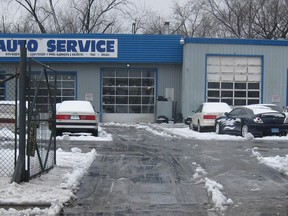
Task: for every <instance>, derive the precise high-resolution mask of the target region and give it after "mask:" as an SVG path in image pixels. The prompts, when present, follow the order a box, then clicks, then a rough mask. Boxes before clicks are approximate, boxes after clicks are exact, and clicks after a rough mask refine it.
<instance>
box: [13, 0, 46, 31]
mask: <svg viewBox="0 0 288 216" xmlns="http://www.w3.org/2000/svg"><path fill="white" fill-rule="evenodd" d="M15 1H16V2H17V3H18V4H19V5H21V6H22V7H23V8H25V9H26V10H27V11H28V12H29V13H30V15H31V16H32V17H33V19H34V21H35V22H36V23H37V25H38V27H39V29H40V32H41V33H46V32H47V31H46V29H45V27H44V25H43V23H44V20H45V19H46V18H47V17H44V18H43V19H41V18H40V16H39V14H40V13H41V8H42V9H43V7H39V5H38V4H37V2H39V1H37V0H15Z"/></svg>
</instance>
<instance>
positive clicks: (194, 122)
mask: <svg viewBox="0 0 288 216" xmlns="http://www.w3.org/2000/svg"><path fill="white" fill-rule="evenodd" d="M202 109H203V104H201V105H199V107H198V108H197V110H196V111H195V112H194V114H193V115H192V125H193V127H196V126H197V125H198V119H199V118H201V115H202Z"/></svg>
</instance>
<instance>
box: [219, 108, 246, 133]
mask: <svg viewBox="0 0 288 216" xmlns="http://www.w3.org/2000/svg"><path fill="white" fill-rule="evenodd" d="M241 111H242V109H241V108H235V109H233V110H232V111H231V112H230V113H228V114H227V115H226V119H225V123H224V124H225V125H224V127H223V132H225V133H231V134H238V133H239V131H240V130H241V118H240V117H241Z"/></svg>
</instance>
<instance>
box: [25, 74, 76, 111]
mask: <svg viewBox="0 0 288 216" xmlns="http://www.w3.org/2000/svg"><path fill="white" fill-rule="evenodd" d="M56 76H57V77H56V86H57V92H56V103H60V102H62V101H65V100H76V73H57V75H56ZM39 79H40V73H34V74H33V75H32V76H31V80H32V84H31V86H30V95H31V97H32V100H33V99H34V96H35V94H36V91H35V90H36V88H37V85H40V86H39V90H38V94H37V99H36V107H37V109H38V110H41V111H42V112H46V111H47V108H48V104H50V101H49V96H48V89H47V85H46V81H44V80H41V81H42V82H41V81H40V80H39ZM48 82H49V84H51V85H52V86H53V85H54V84H55V83H54V82H55V75H54V74H49V73H48Z"/></svg>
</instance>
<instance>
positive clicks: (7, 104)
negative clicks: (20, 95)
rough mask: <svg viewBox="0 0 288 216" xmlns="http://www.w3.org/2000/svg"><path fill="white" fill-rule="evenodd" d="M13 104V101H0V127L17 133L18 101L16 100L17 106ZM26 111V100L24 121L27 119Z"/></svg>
mask: <svg viewBox="0 0 288 216" xmlns="http://www.w3.org/2000/svg"><path fill="white" fill-rule="evenodd" d="M15 104H16V103H15V101H6V100H5V101H0V129H8V130H10V131H11V132H13V133H19V109H20V107H19V101H18V102H17V106H16V105H15ZM16 111H17V114H16ZM27 111H28V103H27V102H26V123H27V120H28V113H27ZM15 126H16V129H15ZM26 132H27V124H26Z"/></svg>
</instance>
